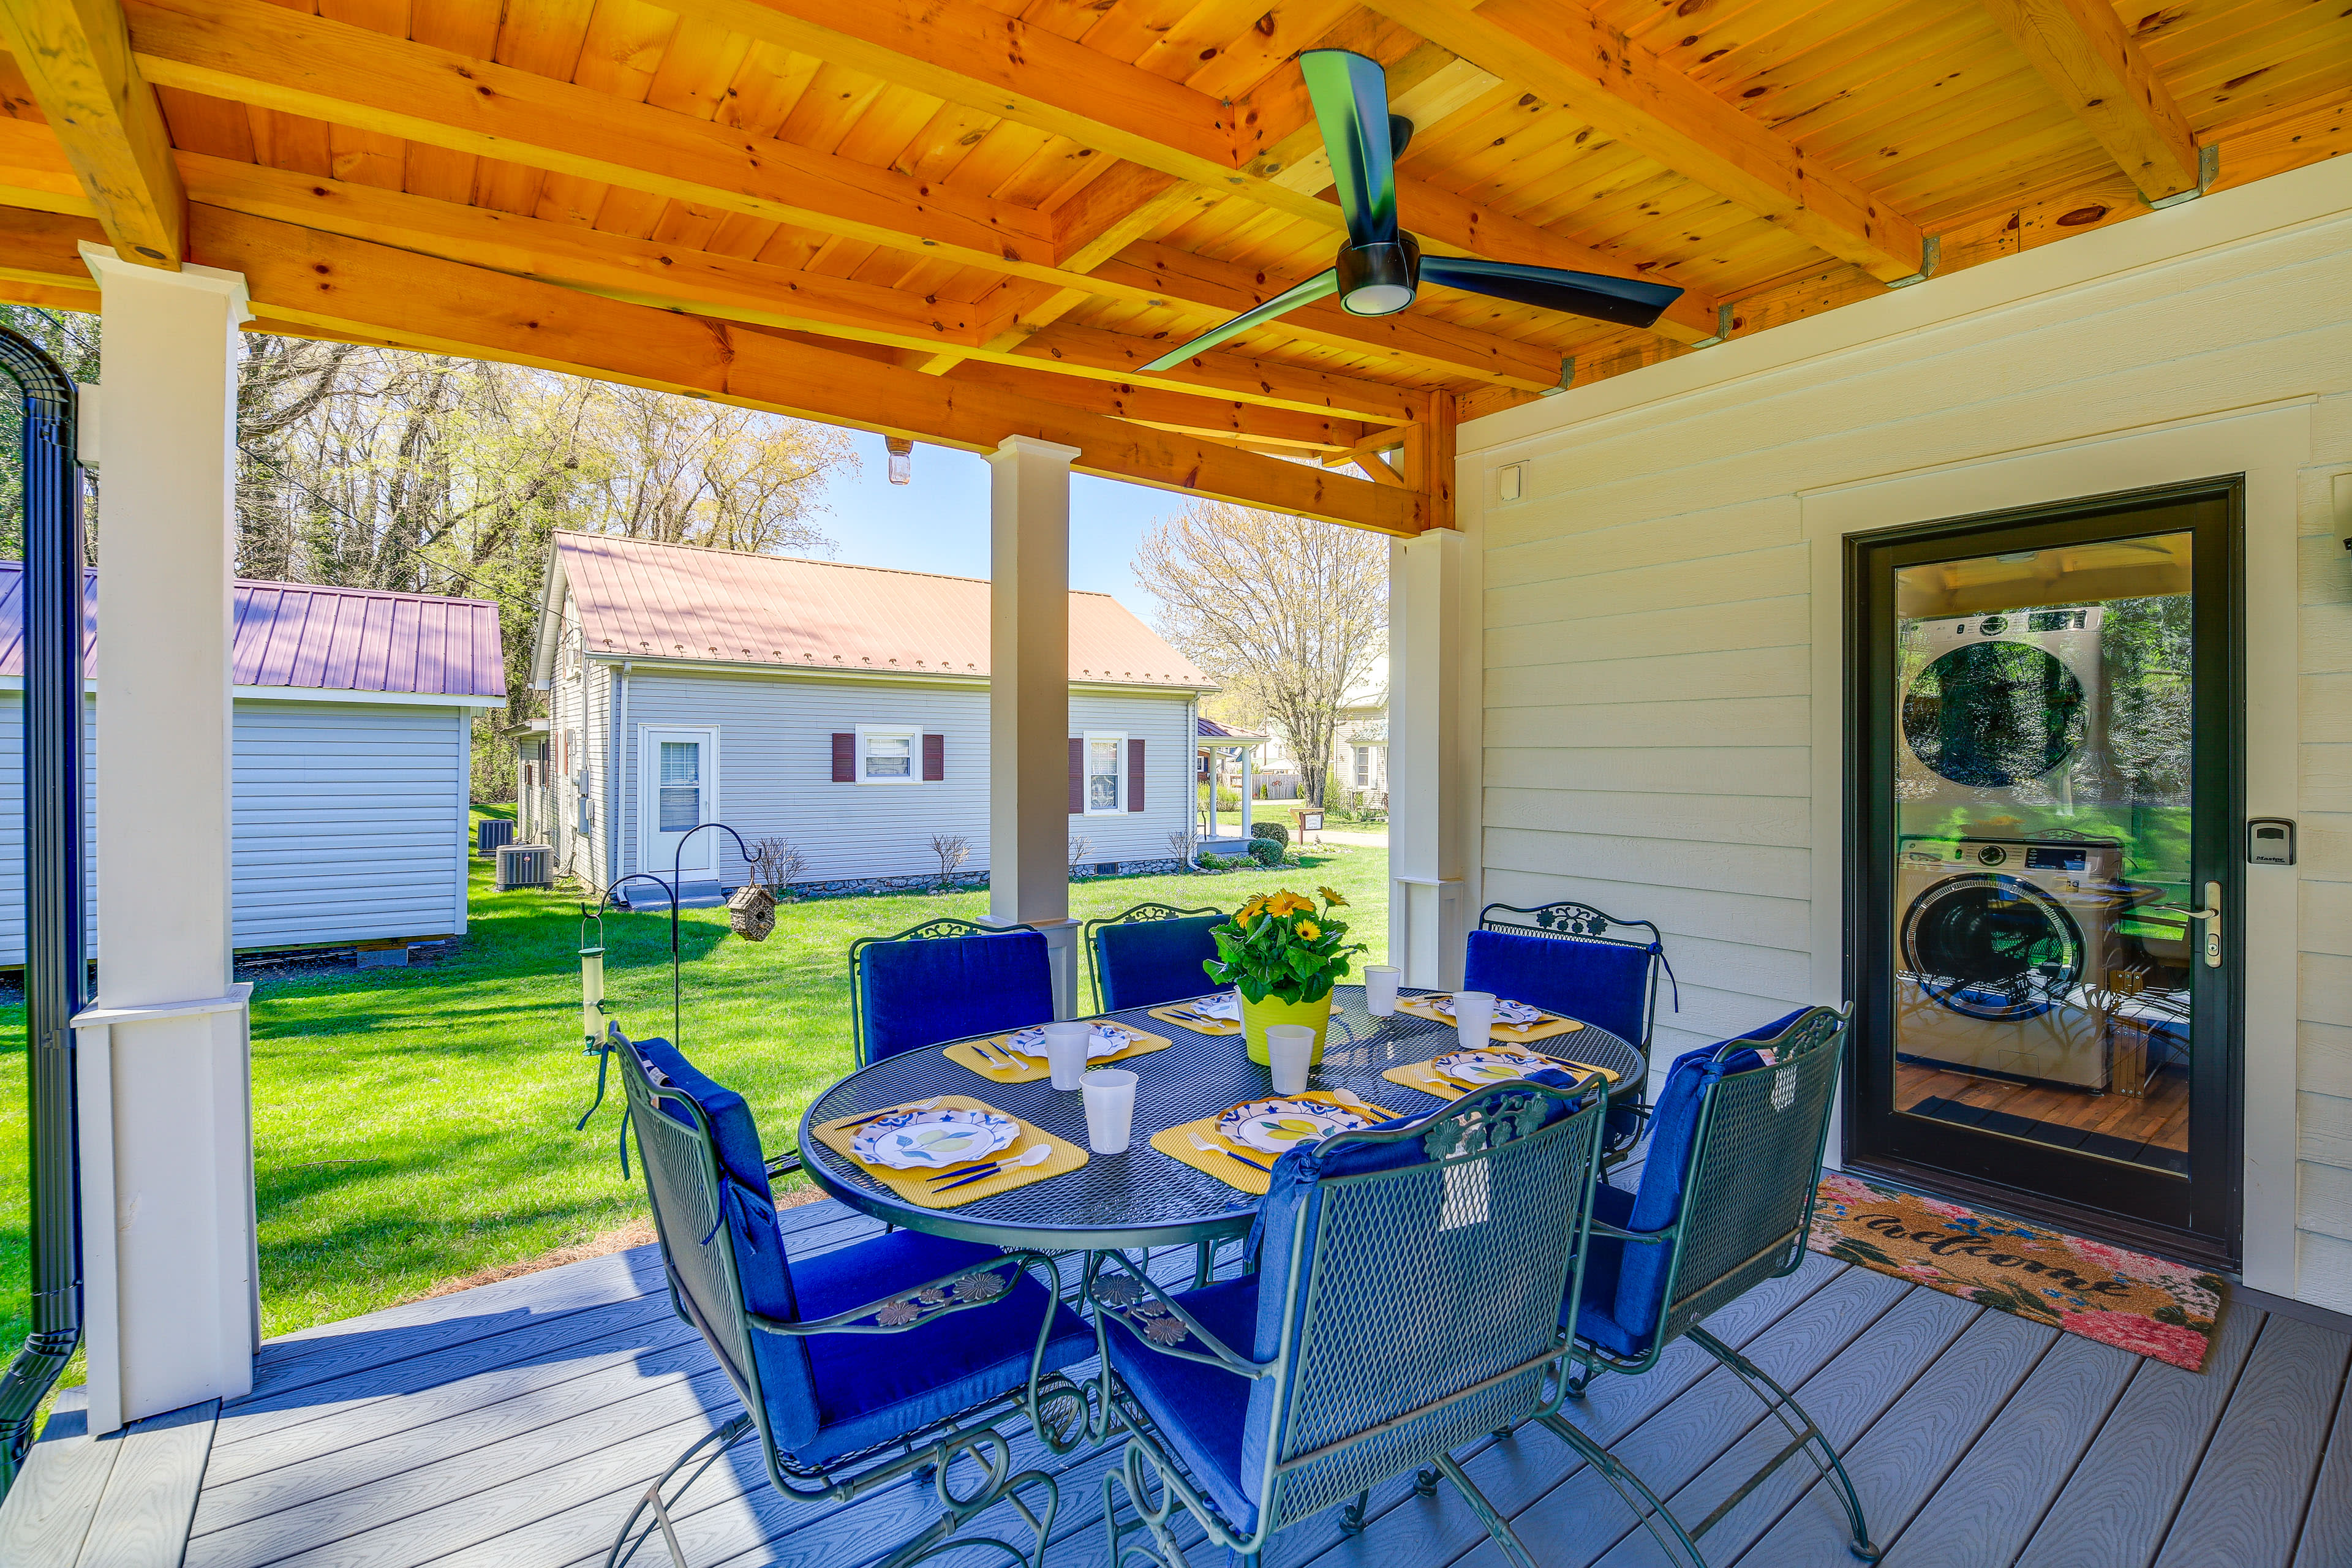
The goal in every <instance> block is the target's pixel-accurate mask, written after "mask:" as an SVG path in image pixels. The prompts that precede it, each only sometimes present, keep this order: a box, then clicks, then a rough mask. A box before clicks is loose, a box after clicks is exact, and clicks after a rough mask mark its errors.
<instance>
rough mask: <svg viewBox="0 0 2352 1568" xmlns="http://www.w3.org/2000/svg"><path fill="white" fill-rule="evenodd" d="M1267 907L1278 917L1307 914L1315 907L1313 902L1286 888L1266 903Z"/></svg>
mask: <svg viewBox="0 0 2352 1568" xmlns="http://www.w3.org/2000/svg"><path fill="white" fill-rule="evenodd" d="M1265 907H1266V908H1267V909H1268V910H1272V911H1273V912H1274V913H1276V914H1277V915H1297V914H1304V913H1306V912H1307V911H1308V910H1312V909H1313V908H1314V907H1315V905H1314V903H1313V902H1312V901H1311V900H1307V899H1303V898H1301V897H1299V896H1298V895H1297V893H1294V892H1292V891H1291V890H1290V889H1287V888H1286V889H1283V890H1282V891H1281V892H1278V893H1276V894H1275V895H1274V897H1272V898H1270V899H1268V900H1266V901H1265Z"/></svg>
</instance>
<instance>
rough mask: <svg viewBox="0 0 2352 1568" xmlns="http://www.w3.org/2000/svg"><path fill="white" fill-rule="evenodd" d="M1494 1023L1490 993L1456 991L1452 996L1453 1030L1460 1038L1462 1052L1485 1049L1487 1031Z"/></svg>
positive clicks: (1493, 1009) (1491, 994)
mask: <svg viewBox="0 0 2352 1568" xmlns="http://www.w3.org/2000/svg"><path fill="white" fill-rule="evenodd" d="M1494 1023H1495V994H1494V993H1493V992H1492V991H1456V992H1455V993H1454V1032H1455V1033H1456V1034H1457V1035H1459V1036H1460V1037H1461V1038H1462V1048H1463V1049H1464V1050H1465V1051H1478V1050H1484V1049H1486V1036H1487V1031H1488V1030H1489V1029H1490V1028H1492V1027H1493V1026H1494Z"/></svg>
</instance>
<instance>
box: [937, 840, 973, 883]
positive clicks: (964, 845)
mask: <svg viewBox="0 0 2352 1568" xmlns="http://www.w3.org/2000/svg"><path fill="white" fill-rule="evenodd" d="M931 853H932V854H934V855H936V856H938V857H939V858H940V884H939V885H940V889H942V890H944V889H946V888H947V885H948V879H949V878H950V877H952V876H954V875H955V874H956V869H957V868H958V867H960V866H961V865H962V864H963V863H964V862H965V861H967V860H969V859H971V839H969V838H966V837H964V836H963V835H962V834H961V833H934V834H932V835H931Z"/></svg>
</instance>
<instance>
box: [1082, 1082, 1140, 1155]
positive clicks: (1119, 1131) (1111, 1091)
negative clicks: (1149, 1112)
mask: <svg viewBox="0 0 2352 1568" xmlns="http://www.w3.org/2000/svg"><path fill="white" fill-rule="evenodd" d="M1079 1082H1080V1083H1081V1084H1083V1085H1084V1086H1085V1089H1086V1097H1087V1148H1089V1149H1091V1150H1093V1151H1094V1152H1096V1153H1097V1154H1124V1153H1126V1152H1127V1140H1128V1135H1129V1132H1130V1131H1133V1129H1134V1127H1135V1075H1134V1074H1133V1073H1131V1072H1129V1071H1128V1070H1127V1069H1126V1068H1096V1069H1095V1070H1094V1071H1092V1072H1090V1073H1087V1075H1086V1076H1085V1077H1084V1078H1082V1079H1079Z"/></svg>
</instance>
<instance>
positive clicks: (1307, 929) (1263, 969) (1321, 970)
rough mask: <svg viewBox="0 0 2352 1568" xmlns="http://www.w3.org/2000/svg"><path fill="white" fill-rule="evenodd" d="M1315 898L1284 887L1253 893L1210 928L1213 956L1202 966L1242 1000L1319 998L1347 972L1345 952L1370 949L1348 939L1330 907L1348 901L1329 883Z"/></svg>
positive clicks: (1302, 999) (1289, 1000)
mask: <svg viewBox="0 0 2352 1568" xmlns="http://www.w3.org/2000/svg"><path fill="white" fill-rule="evenodd" d="M1316 891H1317V892H1318V893H1320V894H1321V895H1322V897H1323V904H1322V907H1321V908H1320V909H1319V910H1318V908H1317V907H1316V904H1315V900H1313V899H1310V898H1308V897H1307V895H1306V894H1304V893H1294V892H1292V891H1290V890H1289V889H1283V890H1282V891H1280V892H1276V893H1267V894H1264V895H1261V896H1259V897H1257V898H1254V899H1252V900H1249V902H1247V903H1245V904H1244V905H1243V906H1242V907H1241V908H1240V909H1238V910H1235V911H1234V918H1233V919H1232V920H1230V921H1226V922H1225V923H1224V924H1223V925H1220V926H1212V927H1210V928H1209V934H1210V935H1211V936H1213V937H1214V938H1215V939H1216V942H1217V956H1216V957H1214V958H1212V959H1207V960H1204V961H1203V962H1202V965H1201V967H1202V969H1204V970H1206V971H1207V972H1208V975H1209V978H1210V979H1212V980H1213V981H1215V982H1216V983H1217V984H1220V985H1233V986H1238V987H1239V988H1240V990H1241V994H1242V999H1243V1000H1244V1001H1245V1002H1263V1001H1265V999H1266V998H1267V997H1269V996H1272V997H1274V998H1275V999H1276V1000H1277V1001H1282V1002H1319V1001H1321V1000H1322V999H1323V998H1324V997H1326V996H1328V995H1329V994H1331V987H1332V986H1333V985H1335V984H1339V980H1340V979H1341V978H1342V977H1343V976H1345V975H1346V974H1347V973H1348V955H1349V953H1355V952H1368V951H1370V949H1369V948H1368V946H1367V945H1366V944H1365V943H1363V942H1349V941H1348V926H1347V922H1346V921H1341V920H1339V919H1337V918H1336V917H1335V916H1334V915H1333V914H1332V912H1331V911H1332V910H1338V909H1344V908H1346V907H1347V903H1348V900H1345V899H1343V898H1341V897H1340V896H1339V892H1338V891H1337V890H1336V889H1331V888H1318V889H1316Z"/></svg>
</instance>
